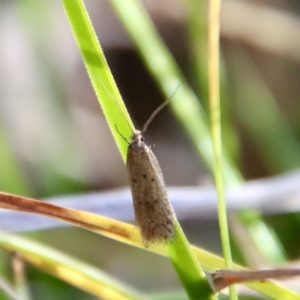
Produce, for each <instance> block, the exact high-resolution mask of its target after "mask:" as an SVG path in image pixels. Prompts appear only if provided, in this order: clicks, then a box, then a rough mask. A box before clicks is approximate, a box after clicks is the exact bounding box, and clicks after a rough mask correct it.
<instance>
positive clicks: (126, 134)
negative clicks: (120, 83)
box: [63, 0, 134, 161]
mask: <svg viewBox="0 0 300 300" xmlns="http://www.w3.org/2000/svg"><path fill="white" fill-rule="evenodd" d="M63 4H64V8H65V11H66V14H67V16H68V19H69V22H70V25H71V28H72V30H73V34H74V37H75V39H76V42H77V45H78V47H79V49H80V53H81V55H82V58H83V62H84V65H85V67H86V69H87V72H88V74H89V77H90V79H91V82H92V85H93V87H94V90H95V92H96V95H97V98H98V100H99V103H100V105H101V107H102V109H103V112H104V115H105V117H106V119H107V122H108V125H109V127H110V129H111V132H112V134H113V136H114V138H115V140H116V143H117V146H118V148H119V150H120V152H121V155H122V157H123V160H124V161H125V160H126V153H127V147H128V143H127V142H126V141H125V140H124V138H125V139H127V140H130V137H131V134H132V132H133V130H134V127H133V124H132V122H131V119H130V117H129V115H128V113H127V110H126V108H125V106H124V103H123V101H122V98H121V95H120V93H119V91H118V88H117V86H116V84H115V81H114V78H113V76H112V74H111V72H110V69H109V66H108V64H107V62H106V59H105V56H104V54H103V51H102V49H101V47H100V45H99V42H98V40H97V37H96V35H95V32H94V29H93V26H92V24H91V21H90V19H89V16H88V14H87V12H86V9H85V6H84V4H83V2H82V1H78V0H75V1H72V0H64V1H63Z"/></svg>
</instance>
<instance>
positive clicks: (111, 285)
mask: <svg viewBox="0 0 300 300" xmlns="http://www.w3.org/2000/svg"><path fill="white" fill-rule="evenodd" d="M0 247H1V248H2V249H5V250H7V251H9V252H17V253H19V254H20V256H21V257H22V259H23V260H25V261H26V262H28V263H30V264H32V265H34V266H36V267H38V268H40V269H42V270H44V271H45V272H48V273H50V274H52V275H54V276H56V277H57V278H61V279H62V280H64V281H66V282H68V283H70V284H72V285H74V286H76V287H77V288H80V289H82V290H84V291H86V292H88V293H91V294H93V295H95V296H97V297H101V299H119V300H131V299H145V297H144V295H142V294H141V293H139V292H137V291H136V290H134V289H132V288H130V287H129V286H127V285H125V284H123V283H122V282H120V281H118V280H116V279H114V278H112V277H111V276H109V275H107V274H105V273H104V272H101V271H100V270H98V269H96V268H94V267H92V266H90V265H88V264H86V263H83V262H81V261H79V260H77V259H75V258H72V257H71V256H69V255H66V254H64V253H62V252H60V251H57V250H55V249H52V248H50V247H48V246H45V245H42V244H40V243H38V242H34V241H32V240H29V239H27V238H24V237H20V236H17V235H12V234H7V233H3V232H0Z"/></svg>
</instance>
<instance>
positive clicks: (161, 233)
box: [126, 130, 175, 245]
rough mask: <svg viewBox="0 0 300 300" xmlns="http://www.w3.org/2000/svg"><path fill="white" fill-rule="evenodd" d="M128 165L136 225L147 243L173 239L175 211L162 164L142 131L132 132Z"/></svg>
mask: <svg viewBox="0 0 300 300" xmlns="http://www.w3.org/2000/svg"><path fill="white" fill-rule="evenodd" d="M126 165H127V171H128V177H129V181H130V187H131V194H132V198H133V207H134V213H135V219H136V224H137V226H138V227H139V229H140V232H141V236H142V238H143V242H144V244H145V245H148V243H149V242H152V243H155V242H160V241H167V240H170V239H172V237H173V236H174V232H175V229H174V224H173V220H174V212H173V209H172V207H171V205H170V202H169V199H168V194H167V190H166V186H165V183H164V178H163V174H162V171H161V169H160V166H159V163H158V161H157V159H156V157H155V155H154V154H153V152H152V151H151V149H150V148H149V147H148V146H147V145H146V144H145V142H144V138H143V135H142V132H141V131H138V130H137V131H135V132H134V133H133V135H132V141H131V143H130V144H129V146H128V152H127V162H126Z"/></svg>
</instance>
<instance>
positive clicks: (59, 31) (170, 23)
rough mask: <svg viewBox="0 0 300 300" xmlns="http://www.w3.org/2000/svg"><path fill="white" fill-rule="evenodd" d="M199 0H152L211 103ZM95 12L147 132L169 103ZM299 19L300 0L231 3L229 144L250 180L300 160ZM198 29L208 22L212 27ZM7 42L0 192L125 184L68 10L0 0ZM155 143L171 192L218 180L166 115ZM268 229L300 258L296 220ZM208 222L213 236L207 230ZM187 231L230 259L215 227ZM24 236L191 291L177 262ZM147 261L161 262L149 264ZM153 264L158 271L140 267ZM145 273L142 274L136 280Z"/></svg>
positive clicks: (225, 71)
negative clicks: (198, 41) (196, 11)
mask: <svg viewBox="0 0 300 300" xmlns="http://www.w3.org/2000/svg"><path fill="white" fill-rule="evenodd" d="M191 2H193V1H187V3H185V2H184V1H179V0H168V1H161V2H158V1H150V0H145V1H143V3H144V4H145V7H146V8H147V10H148V12H149V14H150V16H151V18H152V20H153V22H154V23H155V25H156V27H157V29H158V31H159V32H160V34H161V36H162V38H163V40H164V41H165V42H166V44H167V45H168V47H169V48H170V50H171V51H172V53H173V55H174V57H175V59H176V61H177V63H178V64H179V65H180V67H181V68H182V70H183V72H184V73H185V75H186V77H187V78H188V80H189V81H190V84H191V86H192V87H193V89H194V90H195V92H196V93H197V95H198V97H199V100H200V101H201V103H202V104H203V106H204V107H207V106H208V105H207V91H206V89H205V88H204V86H205V85H204V84H199V82H200V81H201V80H203V81H205V80H206V76H207V75H206V74H205V67H206V65H205V61H206V59H207V56H205V51H203V52H202V55H203V57H201V58H200V61H202V62H203V64H202V65H200V66H199V65H198V64H196V60H195V55H197V54H199V52H196V51H197V50H198V51H200V50H201V49H198V48H194V45H193V43H192V42H191V41H192V39H191V36H192V34H193V32H192V31H191V27H190V25H189V22H190V21H191V17H192V14H191V12H190V11H189V7H188V5H190V4H191ZM194 2H195V1H194ZM86 5H87V8H88V11H89V12H90V14H91V18H92V21H93V24H94V26H95V29H96V31H97V35H98V37H99V40H100V42H101V45H102V47H103V48H104V51H105V54H106V57H107V60H108V62H109V65H110V67H111V70H112V73H113V75H114V77H115V79H116V82H117V85H118V87H119V89H120V91H121V94H122V96H123V98H124V100H125V102H126V105H127V107H128V110H129V112H130V114H131V117H132V118H133V120H134V121H135V125H136V127H137V128H141V127H142V126H143V124H144V122H145V121H146V120H147V118H148V117H149V115H150V114H151V113H152V112H153V111H154V110H155V108H156V107H157V106H158V105H159V104H160V103H161V102H162V101H163V100H164V98H163V97H162V96H161V95H160V93H159V91H158V89H157V87H156V86H155V83H154V81H153V79H151V77H150V75H149V74H148V71H147V70H146V68H145V67H144V65H143V63H142V61H141V59H140V58H139V56H138V54H137V52H136V51H135V49H134V46H133V44H132V42H131V40H130V38H129V37H128V36H127V35H126V33H125V31H124V30H123V29H122V27H121V25H120V23H119V21H118V20H117V18H116V16H115V14H114V12H113V11H112V9H111V7H110V5H109V2H108V1H100V0H99V1H86ZM299 12H300V5H299V3H298V1H292V0H290V1H280V0H276V1H275V0H274V1H267V0H265V1H263V0H257V1H233V0H231V1H224V2H223V9H222V16H221V17H222V25H221V45H222V80H221V82H222V86H221V97H222V105H223V107H222V109H223V111H222V112H223V123H224V127H223V135H224V136H223V138H224V142H225V144H226V145H227V147H228V149H229V151H230V155H231V157H232V158H233V160H234V161H235V162H236V163H237V164H238V166H239V168H240V170H241V172H242V173H243V175H244V177H245V178H246V179H259V178H264V177H268V176H272V175H277V174H281V173H283V172H286V171H289V170H292V169H296V168H298V167H299V166H300V118H299V111H300V101H299V97H300V84H299V82H300V65H299V63H300V18H299ZM200 21H201V22H203V23H204V22H205V19H200ZM201 22H200V24H198V25H199V27H200V28H202V29H203V30H204V29H205V26H204V25H203V24H201ZM201 26H202V27H201ZM0 45H1V47H0V53H1V54H0V75H1V80H0V161H1V163H0V189H1V190H2V191H5V192H10V193H16V194H20V195H24V196H30V197H34V198H44V197H48V196H55V195H63V194H69V193H78V192H88V191H94V190H105V189H110V188H114V187H124V186H128V181H127V174H126V168H125V166H124V163H123V162H122V160H121V157H120V155H119V153H118V150H117V148H116V146H115V144H114V141H113V139H112V137H111V133H110V131H109V129H108V127H107V124H106V121H105V119H104V117H103V115H102V112H101V109H100V107H99V104H98V103H97V101H96V97H95V95H94V92H93V90H92V87H91V84H90V82H89V79H88V77H87V75H86V72H85V70H84V67H83V64H82V61H81V58H80V55H79V51H78V49H77V47H76V45H75V41H74V38H73V36H72V34H71V30H70V28H69V25H68V23H67V19H66V16H65V14H64V11H63V9H62V4H61V2H59V1H52V2H50V1H32V0H25V1H0ZM195 52H196V54H195ZM203 81H202V82H203ZM145 136H146V139H147V143H148V144H155V145H156V147H155V153H156V155H157V158H158V160H159V162H160V164H161V168H162V170H163V173H164V177H165V181H166V184H167V185H168V186H172V185H176V186H186V185H200V184H212V179H211V176H210V174H209V173H208V172H207V170H206V168H205V165H204V164H203V163H202V162H201V161H199V157H198V156H197V154H196V151H195V149H194V148H193V146H192V144H191V143H190V141H189V140H188V138H187V137H186V135H185V132H184V131H183V130H182V129H181V127H180V125H179V124H178V123H177V122H176V119H175V118H174V117H173V116H172V115H171V113H170V112H169V111H168V109H165V110H164V111H163V112H162V113H161V114H160V115H159V116H158V117H157V118H156V119H155V121H154V122H153V123H152V124H151V126H150V128H149V130H148V131H147V133H146V134H145ZM267 221H268V222H269V223H270V224H271V225H272V226H274V229H275V230H276V232H278V234H279V237H280V239H281V241H282V243H283V245H284V246H285V251H286V252H287V255H288V258H289V259H297V258H298V257H299V245H298V244H297V242H296V241H297V232H298V231H299V227H300V224H299V215H298V214H297V213H295V214H293V215H281V216H272V217H269V218H268V219H267ZM200 226H201V228H204V229H205V230H201V233H199V227H200ZM183 228H184V229H185V230H186V233H187V236H188V237H189V239H190V240H191V242H194V243H197V244H199V245H201V246H203V247H204V248H207V249H208V250H211V251H214V252H217V253H220V244H219V236H218V225H217V222H216V221H215V220H212V221H208V220H206V221H203V222H201V221H195V220H191V221H190V222H188V221H186V222H185V223H184V224H183ZM27 235H28V236H30V237H34V238H35V239H38V240H41V241H43V242H45V243H48V244H51V245H54V246H55V247H56V248H58V249H61V250H62V251H66V252H67V253H70V254H72V255H74V256H76V257H80V258H81V259H83V260H85V261H87V262H89V263H91V264H93V265H95V266H99V268H102V269H105V270H107V271H108V272H109V273H110V274H112V275H115V276H116V277H119V278H125V279H126V282H127V283H129V284H132V285H134V286H138V287H139V288H141V289H143V290H146V291H152V292H156V291H158V290H160V289H163V290H164V289H171V288H174V289H177V288H178V289H179V288H180V284H179V282H178V281H177V278H176V276H175V274H173V271H172V268H171V265H170V264H169V261H167V260H166V259H164V258H161V257H159V258H158V257H156V256H153V258H152V255H151V254H149V253H146V252H143V251H139V250H137V249H132V248H131V247H128V246H125V245H120V244H119V243H116V242H113V241H110V240H108V239H105V238H102V237H99V236H96V235H94V234H92V233H88V232H86V231H83V230H81V229H74V228H69V229H56V230H49V231H43V232H35V233H30V234H27ZM238 250H239V251H242V249H237V251H238ZM2 258H3V260H2V261H3V265H2V269H3V270H7V269H8V268H9V266H8V263H6V262H5V261H6V260H5V258H6V255H5V254H3V255H2ZM151 258H152V259H151ZM148 260H151V261H152V262H153V261H155V264H154V265H152V264H151V267H150V264H147V261H148ZM137 261H138V263H136V262H137ZM140 262H142V263H140ZM132 266H134V268H133V267H132ZM145 268H146V269H147V272H143V270H144V269H145ZM140 273H143V276H142V277H140V276H138V275H137V274H140ZM158 274H160V276H158ZM28 277H29V278H30V282H31V284H32V291H33V292H32V294H33V299H57V298H61V299H93V298H92V297H91V296H88V295H86V294H83V293H82V292H80V291H78V290H76V289H75V288H72V287H66V285H65V284H64V283H62V282H60V281H58V280H57V279H54V278H52V277H50V276H48V275H46V274H43V273H41V272H40V271H38V270H34V269H33V268H29V270H28ZM62 293H63V294H62ZM41 295H42V296H41ZM3 297H5V296H3ZM1 299H2V298H1ZM3 299H5V298H3Z"/></svg>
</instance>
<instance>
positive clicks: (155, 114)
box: [141, 84, 180, 132]
mask: <svg viewBox="0 0 300 300" xmlns="http://www.w3.org/2000/svg"><path fill="white" fill-rule="evenodd" d="M179 88H180V85H179V84H178V86H177V88H176V90H175V91H174V92H173V94H172V95H171V96H170V97H169V98H168V99H167V100H166V101H165V102H164V103H162V104H161V105H160V106H159V107H158V108H157V109H156V110H155V111H154V112H153V113H152V114H151V116H150V117H149V119H148V120H147V122H146V123H145V125H144V126H143V129H142V131H141V132H145V131H146V130H147V128H148V126H149V124H150V123H151V122H152V121H153V119H154V118H155V117H156V116H157V114H158V113H159V112H160V111H161V110H162V109H163V108H164V107H165V106H166V105H168V104H169V103H170V101H171V99H172V97H173V96H174V95H175V94H176V92H177V91H178V89H179Z"/></svg>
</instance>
